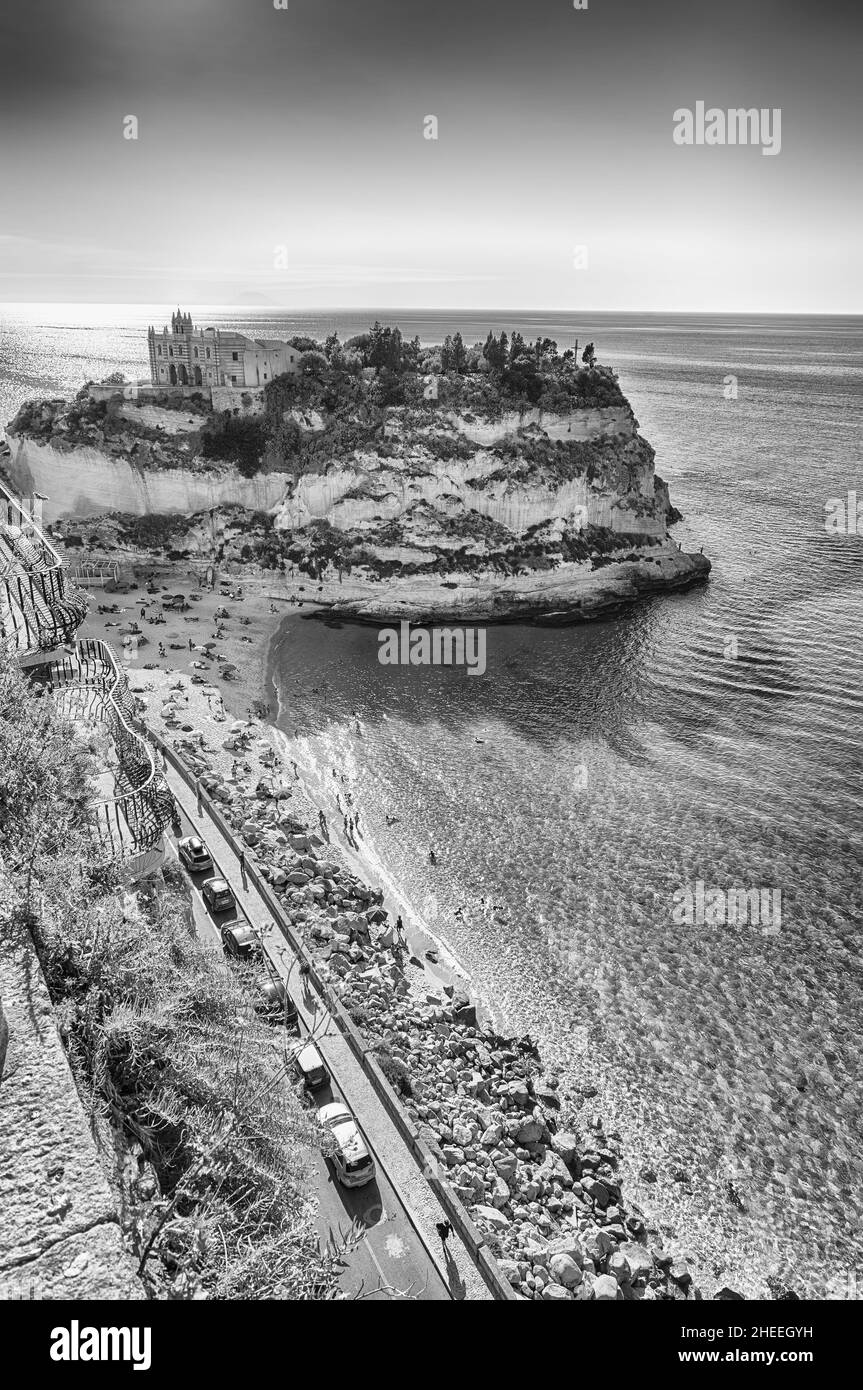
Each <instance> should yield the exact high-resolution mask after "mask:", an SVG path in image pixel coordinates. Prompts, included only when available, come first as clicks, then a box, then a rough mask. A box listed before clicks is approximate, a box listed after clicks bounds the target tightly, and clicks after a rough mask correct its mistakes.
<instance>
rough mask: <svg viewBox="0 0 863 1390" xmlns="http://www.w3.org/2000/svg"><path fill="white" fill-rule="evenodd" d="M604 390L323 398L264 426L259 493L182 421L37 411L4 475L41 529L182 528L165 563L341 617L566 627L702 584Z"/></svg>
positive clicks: (645, 456) (619, 407) (612, 385)
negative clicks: (546, 403) (170, 519)
mask: <svg viewBox="0 0 863 1390" xmlns="http://www.w3.org/2000/svg"><path fill="white" fill-rule="evenodd" d="M372 375H373V374H372ZM600 380H601V382H602V383H603V387H604V389H605V391H606V393H607V394H606V396H605V399H608V398H609V394H610V395H611V397H612V399H615V401H616V403H613V404H604V405H602V404H593V405H592V404H590V403H587V402H586V403H584V404H581V405H573V406H572V407H571V408H569V409H566V410H558V411H552V410H543V409H540V408H539V407H533V408H527V407H525V408H523V409H520V410H515V409H509V408H504V407H503V406H500V403H498V407H499V408H497V409H495V407H494V405H493V404H489V405H487V406H485V407H483V410H484V411H485V413H483V411H481V410H480V409H479V407H477V408H476V409H474V410H471V409H469V408H467V406H466V405H464V404H462V405H460V406H459V407H458V408H456V407H455V406H453V405H452V404H450V405H447V404H445V403H441V405H440V406H438V405H436V404H433V403H428V402H426V401H422V402H420V403H418V402H416V401H415V402H414V403H413V404H410V405H408V404H404V405H384V406H380V405H379V406H373V405H371V404H369V402H368V400H365V399H360V400H359V401H357V402H355V403H354V404H351V403H350V401H347V402H345V401H342V400H341V398H340V397H339V396H338V393H337V392H335V391H332V392H330V394H329V395H325V397H324V396H322V397H320V398H316V399H315V400H314V401H310V402H308V403H305V404H303V405H302V406H300V405H291V406H289V408H287V409H284V410H282V411H281V414H279V413H278V412H276V414H275V415H274V417H273V419H271V420H270V421H269V424H268V426H267V428H268V429H269V430H271V431H272V433H271V434H268V435H266V438H268V439H269V440H270V443H269V444H268V445H267V448H266V451H265V452H266V458H267V462H268V466H270V465H272V464H273V462H274V459H275V460H276V461H278V458H282V457H283V458H284V460H285V461H284V467H283V468H282V469H278V468H277V469H276V470H275V471H261V472H258V473H255V474H254V475H253V476H245V475H246V474H247V473H248V472H249V469H248V468H247V467H245V466H244V472H243V473H242V474H241V473H240V471H239V470H238V469H237V468H236V467H234V466H233V465H218V464H216V463H215V462H213V461H212V460H209V461H205V460H203V459H202V458H200V457H198V456H197V455H193V453H192V451H193V449H194V441H195V440H200V437H202V434H201V431H200V430H198V431H196V428H195V426H196V420H195V417H194V416H189V417H188V418H187V419H184V422H183V423H184V428H183V429H182V430H176V429H172V430H171V431H168V430H167V429H166V430H164V431H162V433H161V434H160V433H159V431H158V430H157V429H156V425H157V420H156V417H155V416H154V415H153V413H152V412H153V410H154V409H155V407H146V408H145V407H141V406H136V407H135V412H134V413H135V419H134V422H132V421H130V420H129V419H128V418H127V417H128V410H129V409H131V407H128V408H127V407H126V406H116V404H115V406H113V407H112V412H113V413H111V414H110V415H108V416H104V417H99V419H97V420H96V421H95V422H94V421H93V420H91V419H90V418H89V417H86V415H85V414H83V415H82V410H83V409H84V408H83V407H81V406H80V405H79V406H78V407H76V408H75V409H70V410H67V411H66V412H65V413H64V411H63V408H62V407H63V403H59V404H58V403H44V404H43V405H42V407H41V408H40V406H39V404H38V403H36V404H31V405H29V406H27V407H25V408H24V409H23V411H22V414H21V417H20V418H21V420H22V422H23V424H22V430H23V426H26V427H27V428H26V430H24V431H23V432H22V433H19V434H16V433H15V432H14V430H13V432H12V434H11V435H10V442H11V445H12V457H11V460H10V461H9V463H8V465H7V471H8V472H9V474H10V476H11V479H12V482H13V484H14V485H15V486H16V487H17V488H18V489H19V490H20V491H21V492H23V493H30V492H33V491H38V492H42V493H43V494H45V495H47V497H48V498H49V501H48V502H47V503H46V504H45V515H46V518H47V519H48V520H49V521H53V520H55V519H56V518H60V519H66V518H77V517H84V516H93V515H102V516H104V515H105V514H107V513H114V514H118V517H119V518H120V520H122V514H127V515H128V514H131V515H132V516H137V517H154V516H156V517H158V516H163V515H165V514H174V515H177V514H183V516H182V522H181V521H180V517H179V515H178V520H177V525H176V531H177V534H176V536H175V537H173V538H172V543H168V546H167V548H168V554H169V555H170V556H171V557H172V558H177V557H183V558H185V557H187V556H188V557H189V558H190V559H198V560H207V561H208V560H211V559H213V558H215V559H216V560H218V561H219V562H226V561H227V562H234V563H235V564H237V565H239V566H243V565H247V564H255V565H257V566H258V568H259V569H267V568H269V569H278V570H280V571H282V572H284V571H286V570H287V569H289V568H290V569H291V570H294V571H295V569H296V568H299V570H300V571H302V572H304V573H305V574H307V575H309V576H310V577H314V578H316V579H321V578H322V577H325V576H326V574H327V572H329V574H330V575H331V576H332V575H337V576H338V579H339V582H341V580H342V577H343V575H345V574H348V575H350V577H351V584H350V586H346V587H345V590H344V593H341V592H338V593H337V595H336V597H335V598H334V599H332V598H328V599H326V600H325V603H326V604H327V605H328V606H329V607H330V609H331V611H332V610H334V611H335V612H336V613H337V614H339V615H341V616H343V617H349V618H357V619H361V620H367V621H370V622H377V621H380V620H388V619H395V618H407V619H410V620H414V621H428V620H433V619H435V618H438V617H439V618H442V619H450V620H463V621H467V620H477V621H484V622H500V621H507V620H528V619H535V618H541V619H543V620H546V621H559V622H564V621H579V620H583V619H589V618H593V617H596V616H599V615H604V614H608V613H612V612H615V611H617V610H618V609H619V608H620V607H622V606H623V605H624V604H627V603H631V602H633V601H635V600H637V599H639V598H641V597H643V596H645V595H648V594H652V593H658V592H662V591H663V590H668V589H679V588H684V587H686V586H687V585H689V584H693V583H696V582H698V581H700V580H703V579H704V578H705V577H706V576H707V574H708V573H709V571H710V563H709V561H708V560H706V559H705V558H704V557H703V555H689V554H684V553H683V552H681V550H680V549H679V547H678V546H677V545H676V544H675V543H674V542H673V541H672V540H671V538H670V536H669V532H668V527H669V525H670V524H673V522H674V521H675V520H677V519H679V513H677V512H676V511H675V510H674V508H673V507H672V504H671V500H670V497H669V494H668V488H667V486H666V484H665V483H664V482H663V480H662V479H661V478H658V477H657V476H656V473H655V471H654V451H653V449H652V448H651V446H650V444H649V443H648V442H647V441H646V440H645V439H643V438H642V437H641V435H639V433H638V422H637V421H636V419H635V417H634V415H633V413H632V410H631V408H630V407H629V405H628V404H627V403H626V401H625V400H624V399H623V397H622V396H621V393H620V390H619V387H618V386H617V382H616V378H613V377H612V376H609V375H607V374H606V375H605V376H603V377H601V378H600ZM345 390H347V388H345ZM599 399H602V397H599ZM145 409H149V411H150V413H149V414H147V415H146V416H145V415H144V413H143V412H144V410H145ZM46 412H47V415H46ZM91 413H92V411H91ZM166 413H169V412H166V411H165V410H164V408H163V409H162V414H163V415H165V414H166ZM174 413H178V412H174ZM133 424H134V429H135V430H137V432H138V433H137V434H136V436H135V442H134V450H133V456H131V457H126V456H124V454H123V452H122V441H123V439H124V438H125V431H127V430H128V429H129V428H131V427H132V425H133ZM230 424H231V422H230V421H229V422H228V425H230ZM262 428H263V427H262ZM27 431H29V432H27ZM45 431H49V438H48V439H47V440H46V439H45V438H43V437H42V435H43V434H44V432H45ZM106 431H107V433H106ZM103 435H104V436H105V438H104V441H103V446H102V447H96V446H95V445H94V443H93V439H94V438H101V437H102V436H103ZM153 435H155V436H156V437H155V438H153V437H151V436H153ZM70 437H75V438H78V437H80V438H82V439H85V440H86V441H89V442H87V443H79V444H78V445H77V446H76V447H72V446H70V445H69V443H68V440H69V438H70ZM264 437H265V433H262V434H261V438H262V439H263V438H264ZM63 441H65V442H63ZM118 441H119V442H118ZM278 441H280V442H278ZM61 444H62V447H60V445H61ZM109 446H110V447H109ZM208 447H209V445H208ZM279 449H281V450H282V451H283V454H280V453H279ZM166 451H167V453H166ZM184 451H185V452H184ZM163 454H165V458H164V459H162V464H163V465H164V466H160V465H159V459H160V458H162V455H163ZM292 465H293V468H294V471H293V472H291V471H289V468H290V467H291V466H292ZM120 529H121V531H122V530H123V528H122V526H121V528H120ZM125 534H126V536H127V537H128V536H131V535H133V534H135V533H134V529H133V530H130V529H129V528H128V527H127V528H126V530H125ZM154 534H155V533H154ZM160 538H162V539H166V538H165V537H164V536H162V535H161V533H160ZM78 543H79V544H80V540H79V541H78ZM144 543H145V544H146V538H145V540H144ZM318 592H320V590H319V591H318Z"/></svg>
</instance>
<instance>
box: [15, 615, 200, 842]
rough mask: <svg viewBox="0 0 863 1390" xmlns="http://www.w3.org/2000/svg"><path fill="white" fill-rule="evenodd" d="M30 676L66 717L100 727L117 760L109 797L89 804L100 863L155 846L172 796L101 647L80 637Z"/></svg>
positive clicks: (122, 677)
mask: <svg viewBox="0 0 863 1390" xmlns="http://www.w3.org/2000/svg"><path fill="white" fill-rule="evenodd" d="M30 674H31V676H32V677H33V678H34V679H35V680H38V681H41V682H42V684H44V685H48V686H50V687H51V688H52V689H53V690H55V691H56V692H57V693H58V705H59V707H60V708H61V709H62V710H63V713H64V714H66V716H67V717H68V718H70V719H84V720H86V721H88V722H89V723H99V724H102V725H104V727H105V729H106V732H107V733H108V734H109V735H110V737H111V740H112V742H113V745H114V749H115V752H116V757H117V770H116V772H115V774H114V782H115V792H116V794H115V795H114V796H113V797H108V798H106V799H101V800H99V801H97V802H95V803H94V805H93V828H94V833H95V835H96V837H97V839H98V841H99V844H100V846H101V848H102V849H103V851H104V853H105V857H106V859H126V858H130V857H132V856H134V855H138V854H143V853H146V852H147V851H148V850H152V849H154V848H155V846H156V845H158V843H159V841H160V839H161V837H162V833H163V831H164V829H165V827H166V826H167V825H168V824H169V823H170V820H171V817H172V814H173V805H174V803H173V797H172V796H171V793H170V792H169V790H168V788H167V785H166V784H165V781H164V779H163V777H162V774H161V772H160V771H159V769H158V767H157V765H156V759H155V756H154V754H153V749H152V747H151V746H150V744H149V743H148V742H147V740H146V739H145V738H144V737H143V735H142V734H140V733H139V732H138V731H137V728H136V723H137V716H136V714H135V705H134V699H133V697H132V693H131V691H130V690H129V686H128V682H127V680H126V674H125V672H124V671H123V670H122V668H121V667H120V666H118V665H117V662H116V659H115V657H114V653H113V652H112V650H111V648H110V647H109V646H108V645H107V643H105V642H102V641H99V640H98V639H92V638H86V639H84V640H82V641H80V642H76V643H74V645H73V649H72V652H71V653H70V654H68V655H63V656H58V657H56V658H54V659H52V660H51V661H48V662H45V664H44V665H40V666H36V667H33V668H31V671H30Z"/></svg>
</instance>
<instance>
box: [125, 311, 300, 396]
mask: <svg viewBox="0 0 863 1390" xmlns="http://www.w3.org/2000/svg"><path fill="white" fill-rule="evenodd" d="M147 345H148V348H149V354H150V380H151V381H152V383H153V385H154V386H202V387H213V386H228V387H231V386H238V387H244V386H245V387H253V386H266V384H267V382H268V381H272V379H273V377H274V376H281V375H282V374H283V373H284V372H297V371H299V365H298V364H299V359H300V356H301V353H300V351H299V350H298V349H297V348H295V347H291V344H290V343H285V342H282V341H281V339H279V338H247V337H246V336H245V334H243V333H234V332H232V331H228V332H225V331H224V330H223V329H220V328H195V327H194V325H193V323H192V316H191V314H182V313H181V312H180V310H179V309H178V310H177V312H176V313H175V314H172V315H171V327H170V330H169V329H168V328H167V326H165V327H164V328H163V329H162V331H161V333H157V332H156V330H155V329H154V328H153V327H152V325H151V326H150V328H149V330H148V332H147Z"/></svg>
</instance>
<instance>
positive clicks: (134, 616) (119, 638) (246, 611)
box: [81, 559, 500, 1024]
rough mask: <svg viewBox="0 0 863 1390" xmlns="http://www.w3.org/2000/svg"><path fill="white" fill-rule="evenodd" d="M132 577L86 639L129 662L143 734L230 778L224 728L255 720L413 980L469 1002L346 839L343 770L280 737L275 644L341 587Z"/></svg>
mask: <svg viewBox="0 0 863 1390" xmlns="http://www.w3.org/2000/svg"><path fill="white" fill-rule="evenodd" d="M133 570H134V581H135V582H134V583H131V582H130V583H129V586H128V591H127V592H110V591H108V592H106V591H105V590H104V589H102V588H100V587H99V586H96V585H93V586H90V587H89V589H88V592H89V593H90V611H89V613H88V616H87V620H86V622H85V623H84V624H83V626H82V628H81V636H82V637H92V638H101V639H102V640H103V641H106V642H108V643H109V644H110V645H111V646H112V648H113V649H114V651H115V652H116V653H117V655H118V656H119V657H120V658H121V659H122V660H123V664H124V666H125V669H126V671H127V674H128V678H129V683H130V686H131V688H132V690H133V692H134V693H135V694H136V695H137V696H138V697H139V698H140V699H142V700H143V701H144V702H145V704H146V712H145V715H144V718H145V720H146V722H147V723H148V724H150V726H151V727H152V728H154V729H155V730H156V731H157V732H158V733H160V734H161V735H162V736H163V737H167V738H168V739H169V740H170V741H171V742H172V743H175V742H177V741H178V739H179V740H181V741H183V742H186V743H187V744H188V746H189V747H193V746H194V744H195V742H197V741H198V736H199V735H200V742H201V743H202V744H203V747H204V748H205V749H209V750H211V752H210V754H209V759H210V761H211V762H212V763H213V764H214V765H215V766H216V767H217V768H218V770H219V771H220V772H222V773H223V774H225V775H232V774H233V768H234V763H235V760H234V758H233V757H232V756H230V755H229V754H228V753H226V752H225V750H224V749H223V748H222V744H223V743H224V742H225V739H226V727H225V726H226V725H228V726H229V725H230V723H231V722H232V721H234V720H237V719H242V720H251V723H252V729H253V732H254V736H255V738H256V739H258V740H263V741H264V742H263V745H262V747H264V746H265V747H266V748H270V749H272V750H273V751H275V753H276V755H277V756H279V757H281V758H282V760H283V762H284V763H285V765H286V766H287V765H289V764H292V766H293V774H292V775H293V778H294V786H293V787H292V790H293V793H294V796H295V797H296V798H297V800H298V801H300V802H301V803H302V806H301V807H298V810H299V813H300V814H301V816H304V818H306V819H307V820H308V822H309V824H310V825H315V824H320V819H321V815H322V814H323V816H324V817H326V823H327V827H328V831H327V833H328V835H329V837H330V839H329V842H330V844H331V845H332V846H333V848H335V849H336V850H337V851H338V854H339V857H340V858H341V860H342V861H343V863H344V865H345V867H346V868H348V869H350V870H351V871H352V872H353V873H354V874H356V875H357V877H359V878H361V879H363V880H364V881H365V882H366V883H368V884H369V886H370V887H372V888H375V889H378V890H380V891H381V892H382V893H383V905H384V906H385V907H386V909H387V911H388V912H389V913H390V916H391V918H392V919H393V920H395V919H396V918H398V917H401V919H402V921H403V925H404V929H405V934H406V939H407V943H408V947H409V950H410V953H411V956H412V957H413V960H414V962H415V965H414V967H413V968H414V970H419V969H421V970H422V973H423V978H424V981H425V987H426V988H427V989H428V990H432V991H433V990H440V989H441V988H442V987H443V986H446V985H450V986H451V985H452V984H453V983H456V984H457V985H458V987H459V988H461V989H463V990H465V991H467V992H470V986H469V981H468V979H467V977H466V974H465V972H464V970H463V968H462V967H461V966H460V964H459V962H458V961H457V959H456V957H455V954H454V952H453V951H452V948H451V946H449V944H448V943H447V942H446V941H442V940H440V939H438V937H437V936H435V935H433V934H432V932H431V931H430V930H429V928H428V925H427V923H426V922H424V921H423V920H422V918H421V916H420V915H419V914H417V913H415V912H413V911H412V909H411V905H410V903H409V902H408V900H407V899H406V898H405V896H404V895H403V894H402V893H401V892H400V891H399V888H398V885H397V884H395V883H394V882H393V881H392V880H391V879H390V878H389V877H388V875H387V874H386V873H385V872H383V873H381V872H380V871H379V868H378V867H376V866H375V865H374V864H372V863H370V862H369V860H368V858H367V857H366V855H365V854H364V847H363V840H362V831H361V829H358V830H353V831H352V833H351V834H350V835H348V834H346V833H345V826H344V822H343V821H342V820H340V817H339V814H338V809H337V805H336V800H335V798H336V796H337V795H338V794H339V792H341V796H340V801H341V805H342V806H343V807H344V808H345V809H346V810H347V808H348V806H349V801H348V797H349V796H350V791H349V789H346V788H345V786H344V781H343V778H342V777H341V776H340V774H339V771H338V769H335V770H334V771H335V773H336V776H335V778H334V779H332V783H333V785H332V787H330V786H329V784H324V785H322V784H321V783H320V780H319V779H316V778H315V776H314V775H313V774H312V772H311V769H309V768H308V767H306V766H304V759H303V754H302V751H301V750H299V749H297V750H296V752H297V757H296V758H295V757H294V751H295V750H294V749H293V746H292V740H291V738H290V737H289V735H288V734H287V733H285V732H284V731H283V730H282V729H277V728H276V727H275V720H276V718H277V717H278V715H279V713H280V710H279V698H278V694H277V691H276V683H275V681H274V679H273V671H272V661H271V651H272V647H273V643H274V638H275V637H276V636H277V634H278V632H279V629H280V627H281V626H282V623H283V621H284V619H285V617H286V616H287V615H289V614H298V613H299V611H300V608H301V607H303V608H305V609H306V611H307V612H308V613H309V614H311V612H312V611H313V608H314V607H316V606H317V605H314V604H312V603H311V602H310V600H309V593H310V591H312V592H314V593H315V595H316V597H317V598H318V599H319V601H320V602H321V603H328V602H332V601H333V600H334V598H335V591H337V590H338V589H339V588H340V587H342V586H340V585H339V584H338V582H337V581H330V582H329V583H328V584H327V583H324V584H315V585H314V586H312V584H311V582H310V581H308V582H305V583H300V582H299V581H297V580H293V581H291V580H288V581H286V582H284V583H282V584H280V583H278V582H277V581H275V580H269V579H262V578H252V579H248V578H246V577H245V576H243V578H242V579H240V578H238V577H236V576H229V575H225V576H222V577H220V578H219V579H217V580H216V582H215V583H214V585H213V587H212V588H210V587H209V586H208V585H203V586H202V585H201V584H200V582H199V577H198V575H196V574H195V573H193V572H189V571H188V570H184V568H183V567H182V566H180V565H166V564H158V563H152V564H151V563H148V562H144V563H141V562H140V561H138V560H136V561H134V562H133V561H131V560H129V559H127V560H126V561H125V563H124V565H123V572H124V574H126V575H127V576H128V577H129V578H130V579H131V574H132V571H133ZM178 596H182V599H183V600H184V602H185V605H186V606H185V607H184V608H183V609H182V610H179V609H176V608H174V607H172V606H171V604H170V600H171V599H173V600H174V601H176V599H177V597H178ZM292 598H293V600H294V602H293V603H292V602H291V599H292ZM166 601H167V602H166ZM100 610H102V611H100ZM133 629H134V630H133ZM139 635H140V636H141V637H143V639H144V640H143V641H140V642H139V640H138V639H139ZM130 637H131V638H132V641H131V643H130V641H129V638H130ZM124 639H125V640H124ZM190 644H191V645H190ZM226 673H227V674H226ZM178 684H179V685H181V687H182V688H181V689H178ZM168 702H173V703H170V704H169V703H168ZM166 707H167V709H168V717H167V718H166V714H165V711H166ZM283 713H287V712H285V711H283ZM283 722H284V721H283ZM288 722H289V721H288ZM190 731H191V733H192V734H193V738H192V740H191V742H189V733H190ZM260 752H261V747H259V748H258V754H260ZM267 763H268V759H267V758H265V761H264V763H260V762H259V758H254V757H253V764H250V767H251V772H250V773H248V774H247V775H248V776H249V778H250V779H253V777H254V776H256V775H263V774H264V773H265V772H266V768H267ZM346 792H347V795H346ZM427 953H431V958H429V955H428V954H427ZM475 1002H476V1003H477V1004H478V1005H479V1008H480V1012H481V1014H482V1015H484V1016H486V1017H490V1018H492V1019H493V1020H494V1022H495V1023H496V1024H497V1023H499V1022H500V1020H499V1019H497V1018H496V1017H495V1015H494V1010H493V1009H492V1008H491V1005H490V1001H483V1000H476V1001H475Z"/></svg>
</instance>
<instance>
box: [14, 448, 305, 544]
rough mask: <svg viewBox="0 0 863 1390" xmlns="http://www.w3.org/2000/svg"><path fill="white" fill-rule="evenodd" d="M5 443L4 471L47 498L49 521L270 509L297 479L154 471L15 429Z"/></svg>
mask: <svg viewBox="0 0 863 1390" xmlns="http://www.w3.org/2000/svg"><path fill="white" fill-rule="evenodd" d="M7 440H8V443H9V447H10V450H11V459H10V460H9V461H8V463H7V464H6V473H7V474H8V476H9V478H10V481H11V483H12V486H13V488H14V489H15V490H16V491H18V492H20V493H22V494H24V495H27V494H28V493H31V492H41V493H42V494H43V495H44V496H46V497H47V498H48V501H47V502H45V504H44V511H43V515H44V517H45V520H46V521H48V522H54V521H58V520H61V519H64V518H68V519H73V518H78V517H87V516H99V515H102V514H104V513H106V512H127V513H129V514H130V515H132V516H152V515H157V514H162V513H170V512H181V513H184V514H185V513H188V512H200V511H208V510H209V509H210V508H211V507H223V506H228V505H237V506H240V507H248V508H249V509H250V510H252V511H258V510H259V511H267V510H269V508H270V507H273V506H275V505H276V503H278V502H280V501H281V499H282V498H283V497H284V495H285V491H286V489H287V487H288V484H289V483H290V481H291V477H290V474H287V473H259V474H257V475H256V476H255V477H253V478H244V477H243V476H242V475H241V474H240V473H239V472H238V471H237V469H236V468H233V467H231V466H230V465H225V466H222V467H219V468H213V467H208V468H206V469H203V468H200V467H199V468H195V467H193V466H192V460H189V463H188V464H187V466H185V467H175V468H169V469H163V470H160V469H156V468H152V467H149V468H148V467H145V466H144V465H143V464H140V463H134V462H132V460H131V459H129V458H122V457H117V456H111V455H109V454H107V453H106V452H104V450H102V449H99V448H94V447H91V446H80V445H79V446H77V447H76V448H74V449H72V450H62V451H61V450H59V449H58V448H56V447H55V445H53V444H44V443H42V442H41V441H40V440H37V439H32V438H28V436H26V435H16V434H13V433H11V432H8V433H7Z"/></svg>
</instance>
